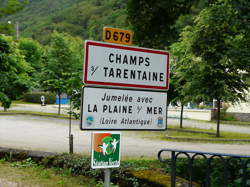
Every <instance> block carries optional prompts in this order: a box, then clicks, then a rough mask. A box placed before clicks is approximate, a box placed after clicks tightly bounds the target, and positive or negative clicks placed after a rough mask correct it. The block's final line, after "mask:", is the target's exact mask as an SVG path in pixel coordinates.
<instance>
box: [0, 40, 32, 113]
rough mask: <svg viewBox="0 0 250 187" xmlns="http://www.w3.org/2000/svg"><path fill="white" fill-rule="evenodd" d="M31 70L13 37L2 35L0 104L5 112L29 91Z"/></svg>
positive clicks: (0, 46)
mask: <svg viewBox="0 0 250 187" xmlns="http://www.w3.org/2000/svg"><path fill="white" fill-rule="evenodd" d="M30 70H31V68H30V66H29V65H28V64H27V63H26V61H25V60H24V57H23V56H22V55H21V53H20V50H19V49H18V45H17V43H16V42H15V41H13V39H12V37H7V36H4V35H0V74H1V76H0V102H1V103H2V106H3V107H4V110H5V111H6V110H7V109H8V108H9V107H10V105H11V100H12V99H16V98H17V97H19V96H20V95H21V94H23V93H24V92H25V91H27V90H28V88H29V85H30V79H29V76H28V74H27V72H29V71H30Z"/></svg>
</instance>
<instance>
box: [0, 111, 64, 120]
mask: <svg viewBox="0 0 250 187" xmlns="http://www.w3.org/2000/svg"><path fill="white" fill-rule="evenodd" d="M11 114H13V115H14V114H24V115H25V114H26V115H36V116H46V117H56V118H68V117H69V115H65V114H60V115H58V114H56V113H47V112H35V111H24V110H8V111H6V112H5V111H0V115H11Z"/></svg>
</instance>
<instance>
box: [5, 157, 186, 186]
mask: <svg viewBox="0 0 250 187" xmlns="http://www.w3.org/2000/svg"><path fill="white" fill-rule="evenodd" d="M7 160H8V161H9V162H7ZM11 161H12V162H11ZM168 170H169V169H168V167H166V166H165V164H161V163H160V162H159V161H158V160H127V161H124V162H123V163H122V164H121V166H120V167H119V168H113V169H112V172H111V181H112V184H111V187H118V186H120V187H127V186H135V187H137V186H144V187H150V186H156V187H160V186H166V187H169V186H170V185H169V175H168V174H166V171H168ZM150 173H151V174H150ZM152 173H153V174H154V175H153V176H152ZM103 177H104V176H103V171H102V170H101V169H91V168H90V158H88V157H84V156H81V155H75V154H71V155H70V154H61V155H56V156H52V157H47V158H44V159H43V160H41V161H40V162H35V161H33V160H32V159H31V158H27V159H26V160H21V161H15V158H14V157H12V158H11V160H9V159H6V158H5V159H2V160H0V186H1V179H5V180H7V181H11V182H15V183H18V184H25V185H31V186H33V185H36V186H49V187H50V186H53V187H54V186H56V187H57V186H70V187H75V186H97V187H101V186H103ZM163 178H164V180H163ZM165 179H168V180H165ZM181 180H182V181H186V180H185V179H181ZM37 184H39V185H37ZM114 184H115V185H114Z"/></svg>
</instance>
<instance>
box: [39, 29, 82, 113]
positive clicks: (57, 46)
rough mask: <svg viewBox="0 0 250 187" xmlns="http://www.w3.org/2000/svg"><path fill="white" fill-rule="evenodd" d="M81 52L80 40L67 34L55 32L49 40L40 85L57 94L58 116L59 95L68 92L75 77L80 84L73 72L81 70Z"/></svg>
mask: <svg viewBox="0 0 250 187" xmlns="http://www.w3.org/2000/svg"><path fill="white" fill-rule="evenodd" d="M82 50H83V49H82V45H81V42H80V40H79V39H77V38H74V37H72V36H70V35H68V34H65V33H57V32H55V33H53V34H52V36H51V38H50V42H49V45H48V48H47V52H46V59H45V62H44V63H45V66H44V67H43V71H42V74H41V85H42V87H43V89H45V90H48V91H52V92H55V93H57V94H58V96H59V108H58V114H60V103H61V101H60V97H61V94H62V93H69V92H70V89H69V86H70V85H71V82H72V78H73V77H74V76H76V77H77V78H79V82H81V80H80V77H78V76H77V75H75V72H79V69H81V64H82V52H81V51H82ZM72 86H73V85H72Z"/></svg>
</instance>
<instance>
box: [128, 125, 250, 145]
mask: <svg viewBox="0 0 250 187" xmlns="http://www.w3.org/2000/svg"><path fill="white" fill-rule="evenodd" d="M169 128H170V129H168V130H166V131H157V132H156V131H153V132H152V131H140V132H136V134H138V135H139V136H141V137H143V138H150V139H158V140H169V141H190V142H209V143H250V134H244V133H235V132H222V131H221V132H220V137H216V136H215V135H216V134H215V130H208V129H198V128H187V127H185V128H182V129H180V128H179V127H176V126H169ZM188 131H190V132H188ZM128 133H134V132H128ZM235 140H239V141H235ZM240 140H242V141H240ZM244 140H249V141H244Z"/></svg>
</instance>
